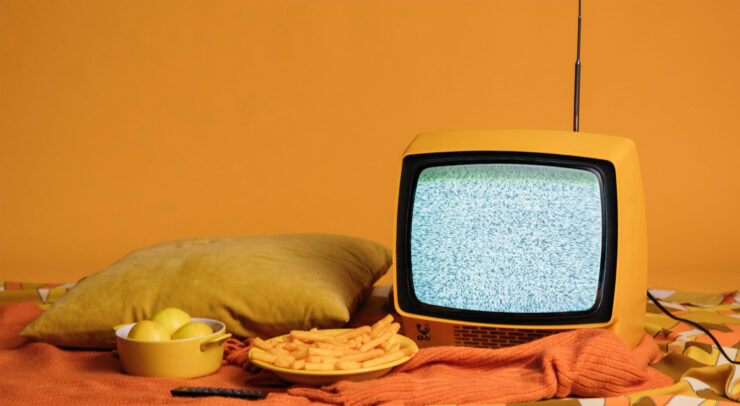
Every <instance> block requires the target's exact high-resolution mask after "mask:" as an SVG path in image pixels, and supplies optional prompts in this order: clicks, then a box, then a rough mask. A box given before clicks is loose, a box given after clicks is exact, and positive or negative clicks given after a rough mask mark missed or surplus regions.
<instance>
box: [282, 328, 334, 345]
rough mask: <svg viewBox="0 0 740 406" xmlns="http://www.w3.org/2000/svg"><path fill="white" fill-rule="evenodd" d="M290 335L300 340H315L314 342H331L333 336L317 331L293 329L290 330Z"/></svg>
mask: <svg viewBox="0 0 740 406" xmlns="http://www.w3.org/2000/svg"><path fill="white" fill-rule="evenodd" d="M290 336H291V337H293V338H297V339H299V340H301V341H316V342H322V341H323V342H333V341H334V337H332V336H329V335H325V334H320V333H318V332H317V331H303V330H293V331H291V332H290Z"/></svg>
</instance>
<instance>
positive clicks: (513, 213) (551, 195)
mask: <svg viewBox="0 0 740 406" xmlns="http://www.w3.org/2000/svg"><path fill="white" fill-rule="evenodd" d="M413 202H414V203H413V208H412V215H411V268H412V269H413V274H412V277H413V288H414V291H415V292H416V296H417V298H418V299H419V301H421V302H422V303H425V304H429V305H434V306H441V307H446V308H453V309H459V310H478V311H485V312H514V313H558V312H578V311H587V310H589V309H591V308H592V307H594V305H595V304H596V299H597V297H598V289H599V279H600V275H601V254H602V246H601V245H602V235H603V229H602V228H603V227H602V223H603V220H602V200H601V182H600V179H599V176H598V175H597V173H595V172H593V171H591V170H588V169H580V168H569V167H562V166H553V165H533V164H515V163H488V164H459V165H440V166H432V167H427V168H424V169H423V170H421V171H420V173H419V177H418V180H417V183H416V191H415V194H414V199H413Z"/></svg>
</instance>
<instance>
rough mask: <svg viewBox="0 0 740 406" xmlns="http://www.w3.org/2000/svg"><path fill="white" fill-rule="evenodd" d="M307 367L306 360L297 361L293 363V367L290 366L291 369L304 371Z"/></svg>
mask: <svg viewBox="0 0 740 406" xmlns="http://www.w3.org/2000/svg"><path fill="white" fill-rule="evenodd" d="M305 366H306V360H305V359H297V360H295V361H293V365H291V366H290V368H291V369H298V370H300V369H303V367H305Z"/></svg>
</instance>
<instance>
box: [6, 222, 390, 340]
mask: <svg viewBox="0 0 740 406" xmlns="http://www.w3.org/2000/svg"><path fill="white" fill-rule="evenodd" d="M390 263H391V254H390V252H389V250H388V249H387V248H386V247H384V246H382V245H379V244H377V243H374V242H372V241H368V240H364V239H359V238H353V237H346V236H339V235H327V234H295V235H278V236H259V237H234V238H201V239H192V240H184V241H175V242H168V243H163V244H158V245H154V246H152V247H148V248H144V249H141V250H138V251H134V252H133V253H131V254H129V255H127V256H125V257H123V258H122V259H120V260H119V261H118V262H116V263H114V264H113V265H111V266H109V267H107V268H105V269H103V270H102V271H99V272H97V273H94V274H92V275H89V276H87V277H85V278H83V279H82V280H80V282H79V283H78V284H77V285H76V286H75V287H74V288H72V290H70V291H69V292H68V293H67V294H66V295H64V296H63V297H62V298H61V299H60V300H59V301H58V302H56V303H55V304H54V305H53V306H51V307H50V308H49V309H48V310H47V311H46V312H45V313H44V314H42V315H41V317H39V318H38V319H36V320H35V321H34V322H33V323H31V324H30V325H28V326H27V327H26V328H25V329H24V330H23V331H22V332H21V335H23V336H25V337H29V338H32V339H36V340H41V341H45V342H48V343H51V344H55V345H59V346H64V347H78V348H114V347H115V336H114V334H113V330H112V328H111V327H112V326H114V325H117V324H121V323H133V322H135V321H139V320H143V319H148V318H150V317H151V316H152V315H153V314H154V313H155V312H156V311H158V310H160V309H163V308H166V307H179V308H181V309H183V310H185V311H186V312H188V313H189V314H190V315H191V316H192V317H205V318H211V319H216V320H220V321H222V322H224V323H225V324H226V328H227V329H228V331H229V332H231V333H232V334H234V335H235V336H239V337H251V336H262V337H272V336H276V335H280V334H285V333H287V332H289V331H290V330H291V329H309V328H311V327H318V328H336V327H339V326H342V325H344V324H345V323H346V322H347V321H349V318H350V316H351V314H352V313H353V312H354V311H355V310H356V308H357V306H358V304H359V302H360V301H361V299H362V298H363V295H364V293H365V292H366V290H367V289H368V288H369V287H370V286H372V284H373V283H374V282H375V281H376V280H377V279H378V278H380V276H382V275H383V274H384V273H385V272H386V271H387V270H388V267H389V266H390Z"/></svg>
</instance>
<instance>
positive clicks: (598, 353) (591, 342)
mask: <svg viewBox="0 0 740 406" xmlns="http://www.w3.org/2000/svg"><path fill="white" fill-rule="evenodd" d="M246 350H247V346H246V345H245V346H244V348H235V347H231V348H229V349H228V351H227V356H226V360H227V362H229V361H230V362H235V363H243V359H244V357H243V356H242V355H244V354H245V351H246ZM659 359H660V354H659V351H658V346H657V345H656V344H655V342H654V341H653V339H652V338H651V337H649V336H647V335H646V336H645V337H644V338H643V339H642V341H641V342H640V344H639V345H638V346H637V348H635V349H630V348H629V347H627V346H626V345H625V344H624V343H623V342H622V341H621V340H620V339H619V337H618V336H617V335H615V334H614V333H612V332H609V331H606V330H599V329H586V330H574V331H570V332H565V333H560V334H555V335H551V336H549V337H545V338H542V339H540V340H537V341H533V342H530V343H528V344H523V345H519V346H515V347H509V348H502V349H495V350H493V349H478V348H465V347H436V348H426V349H421V350H420V351H419V353H417V354H416V356H415V357H414V358H412V359H411V360H410V361H409V362H407V363H405V364H403V365H401V366H399V367H396V368H395V369H393V370H392V371H391V372H390V373H389V374H388V375H386V376H384V377H382V378H380V379H375V380H370V381H364V382H349V381H340V382H338V383H336V384H333V385H330V386H326V387H322V388H310V387H301V386H294V387H290V388H289V389H288V390H287V393H273V394H271V395H270V398H271V399H270V400H274V401H279V400H282V401H284V402H286V403H287V402H291V401H295V400H298V399H300V398H307V399H309V400H311V401H317V402H326V403H333V404H346V405H364V404H406V405H424V404H440V403H444V404H449V403H458V404H459V403H507V402H524V401H536V400H541V399H549V398H562V397H566V396H578V397H597V398H601V397H609V396H617V395H623V394H627V393H632V392H638V391H643V390H647V389H653V388H658V387H663V386H669V385H672V384H673V380H672V379H671V378H669V377H668V376H666V375H663V374H662V373H660V372H658V371H657V370H655V369H653V368H651V367H649V364H650V363H652V362H656V361H658V360H659ZM243 366H246V365H244V364H243ZM265 374H267V373H263V374H259V375H263V376H261V377H260V376H259V375H258V376H257V377H255V378H256V379H254V380H252V381H250V380H248V381H247V382H248V383H249V384H259V383H261V384H262V385H264V386H271V385H270V383H271V382H269V381H270V380H269V378H268V377H266V376H264V375H265ZM268 375H269V374H268ZM266 378H268V379H266ZM258 382H259V383H258ZM272 384H273V385H274V382H272ZM290 398H292V399H290Z"/></svg>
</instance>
